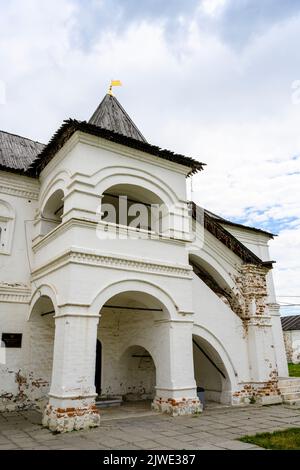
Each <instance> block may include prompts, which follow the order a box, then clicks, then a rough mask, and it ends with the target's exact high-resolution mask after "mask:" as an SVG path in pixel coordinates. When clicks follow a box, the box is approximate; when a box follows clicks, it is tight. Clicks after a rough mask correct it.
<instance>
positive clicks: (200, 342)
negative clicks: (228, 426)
mask: <svg viewBox="0 0 300 470" xmlns="http://www.w3.org/2000/svg"><path fill="white" fill-rule="evenodd" d="M193 356H194V373H195V381H196V385H197V387H198V388H202V389H204V393H205V400H207V401H212V402H218V403H226V404H230V403H231V387H232V385H231V380H230V377H229V374H228V371H227V368H226V366H225V363H224V360H223V359H222V357H221V356H220V354H219V352H218V351H217V350H216V349H215V348H214V346H213V345H212V344H211V343H210V342H209V341H208V340H207V339H205V338H203V337H201V336H199V335H196V334H193Z"/></svg>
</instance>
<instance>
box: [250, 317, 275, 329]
mask: <svg viewBox="0 0 300 470" xmlns="http://www.w3.org/2000/svg"><path fill="white" fill-rule="evenodd" d="M245 322H246V324H247V326H261V327H265V326H272V323H271V317H270V316H267V315H264V316H262V315H260V316H258V315H255V316H252V317H250V318H247V320H245Z"/></svg>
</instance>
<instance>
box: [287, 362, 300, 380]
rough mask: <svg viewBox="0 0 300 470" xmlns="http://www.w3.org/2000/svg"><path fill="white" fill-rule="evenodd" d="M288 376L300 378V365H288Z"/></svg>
mask: <svg viewBox="0 0 300 470" xmlns="http://www.w3.org/2000/svg"><path fill="white" fill-rule="evenodd" d="M288 366H289V376H290V377H300V364H291V363H290V364H289V365H288Z"/></svg>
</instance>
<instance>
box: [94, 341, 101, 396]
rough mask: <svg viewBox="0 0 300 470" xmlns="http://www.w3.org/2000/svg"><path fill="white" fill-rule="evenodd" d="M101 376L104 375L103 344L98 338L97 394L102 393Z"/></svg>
mask: <svg viewBox="0 0 300 470" xmlns="http://www.w3.org/2000/svg"><path fill="white" fill-rule="evenodd" d="M101 376H102V344H101V341H99V339H97V345H96V370H95V387H96V393H97V395H101V385H102V384H101Z"/></svg>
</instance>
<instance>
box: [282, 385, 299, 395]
mask: <svg viewBox="0 0 300 470" xmlns="http://www.w3.org/2000/svg"><path fill="white" fill-rule="evenodd" d="M280 392H281V395H285V394H286V393H298V392H300V387H299V386H298V385H297V386H289V387H280Z"/></svg>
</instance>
